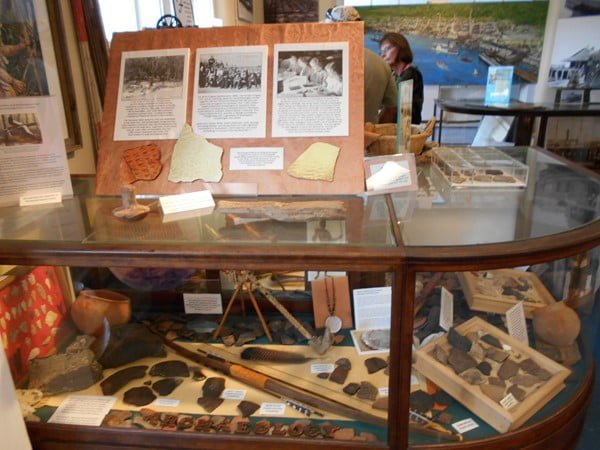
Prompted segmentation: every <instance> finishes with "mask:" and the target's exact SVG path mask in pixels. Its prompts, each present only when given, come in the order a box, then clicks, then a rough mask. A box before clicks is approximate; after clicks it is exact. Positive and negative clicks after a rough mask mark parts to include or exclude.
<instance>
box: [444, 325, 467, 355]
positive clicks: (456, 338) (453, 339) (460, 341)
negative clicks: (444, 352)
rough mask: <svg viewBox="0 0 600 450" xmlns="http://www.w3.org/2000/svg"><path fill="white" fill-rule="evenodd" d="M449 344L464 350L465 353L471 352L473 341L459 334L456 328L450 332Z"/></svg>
mask: <svg viewBox="0 0 600 450" xmlns="http://www.w3.org/2000/svg"><path fill="white" fill-rule="evenodd" d="M448 342H449V343H450V344H451V345H452V347H454V348H457V349H461V350H464V351H465V352H468V351H469V350H471V341H470V340H469V338H467V337H465V336H463V335H462V334H460V333H458V331H456V330H455V329H454V327H452V328H450V330H448Z"/></svg>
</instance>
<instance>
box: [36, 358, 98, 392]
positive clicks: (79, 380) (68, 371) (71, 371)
mask: <svg viewBox="0 0 600 450" xmlns="http://www.w3.org/2000/svg"><path fill="white" fill-rule="evenodd" d="M101 379H102V366H100V364H98V362H97V361H96V359H95V356H94V353H93V352H92V351H91V350H87V349H86V350H81V351H77V352H74V353H59V354H56V355H53V356H49V357H47V358H38V359H34V360H32V361H31V366H30V374H29V386H28V387H29V389H39V390H41V391H42V392H43V393H44V394H47V395H54V394H60V393H62V392H72V391H80V390H82V389H86V388H88V387H90V386H92V385H93V384H94V383H96V382H98V381H99V380H101Z"/></svg>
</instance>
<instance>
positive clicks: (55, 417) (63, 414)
mask: <svg viewBox="0 0 600 450" xmlns="http://www.w3.org/2000/svg"><path fill="white" fill-rule="evenodd" d="M116 401H117V397H111V396H99V395H69V396H68V397H67V398H66V399H65V400H63V402H62V403H61V404H60V406H59V407H58V408H57V409H56V411H54V414H52V417H50V419H49V420H48V422H51V423H67V424H71V425H88V426H97V427H98V426H100V424H101V423H102V421H103V420H104V416H106V414H108V412H109V411H110V409H111V408H112V407H113V405H114V404H115V402H116Z"/></svg>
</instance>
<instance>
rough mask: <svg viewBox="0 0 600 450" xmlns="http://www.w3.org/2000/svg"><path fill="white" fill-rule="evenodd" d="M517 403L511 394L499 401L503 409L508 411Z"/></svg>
mask: <svg viewBox="0 0 600 450" xmlns="http://www.w3.org/2000/svg"><path fill="white" fill-rule="evenodd" d="M518 403H519V401H518V400H517V399H516V398H515V396H514V395H512V394H508V395H507V396H506V397H504V398H503V399H502V400H500V404H501V405H502V406H503V407H504V409H510V408H512V407H513V406H516V405H517V404H518Z"/></svg>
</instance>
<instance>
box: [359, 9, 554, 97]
mask: <svg viewBox="0 0 600 450" xmlns="http://www.w3.org/2000/svg"><path fill="white" fill-rule="evenodd" d="M357 9H358V10H359V12H360V15H361V17H362V19H363V20H364V21H365V46H366V47H367V48H369V49H371V50H373V51H375V52H376V53H379V39H381V36H383V34H385V33H386V32H389V31H395V32H400V33H402V34H404V35H405V36H406V38H407V39H408V41H409V42H410V45H411V48H412V50H413V53H414V64H415V65H416V66H418V67H419V69H420V70H421V72H423V78H424V81H425V84H429V85H474V84H485V82H486V77H487V70H488V67H489V66H504V65H510V66H514V67H515V72H514V73H515V81H516V82H522V83H536V82H537V77H538V70H539V65H540V57H541V54H542V46H543V37H544V28H545V25H546V16H547V14H548V1H544V0H542V1H534V2H531V1H523V2H502V3H501V2H493V3H487V2H486V3H473V2H464V3H452V4H423V5H401V6H376V7H369V6H364V7H358V8H357Z"/></svg>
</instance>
